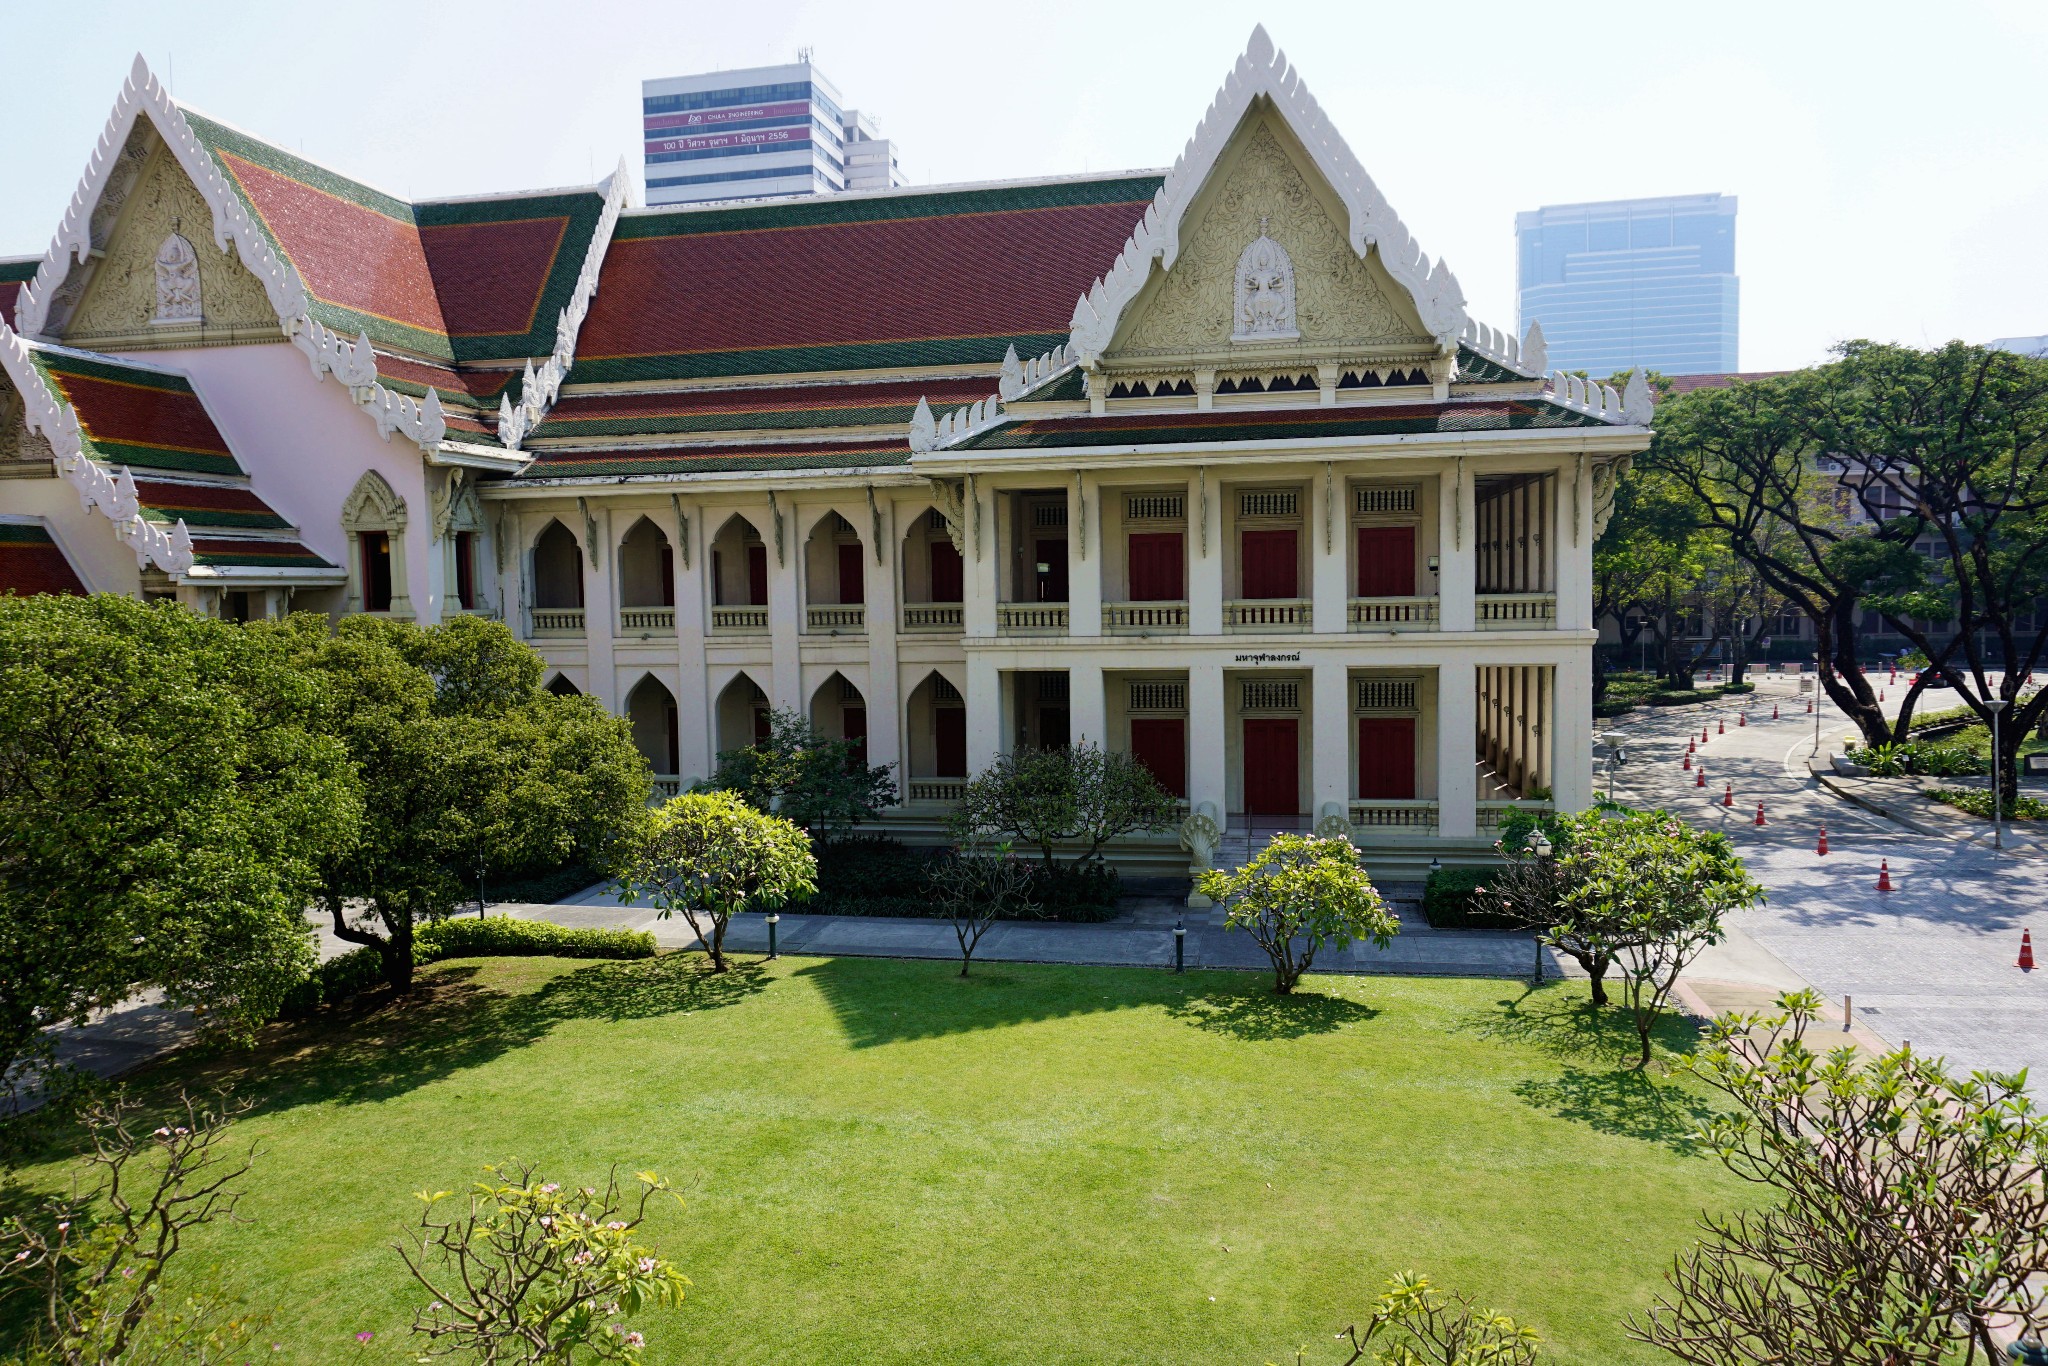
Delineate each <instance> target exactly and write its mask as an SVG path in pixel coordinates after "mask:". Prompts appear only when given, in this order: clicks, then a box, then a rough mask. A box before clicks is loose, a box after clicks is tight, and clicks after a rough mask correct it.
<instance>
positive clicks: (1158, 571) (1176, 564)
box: [1129, 531, 1187, 602]
mask: <svg viewBox="0 0 2048 1366" xmlns="http://www.w3.org/2000/svg"><path fill="white" fill-rule="evenodd" d="M1129 544H1130V567H1131V601H1132V602H1179V601H1180V600H1181V599H1182V598H1184V597H1186V596H1187V590H1186V588H1185V587H1184V584H1183V575H1182V566H1183V565H1184V564H1185V562H1186V556H1185V555H1183V554H1182V552H1181V533H1179V532H1178V531H1134V532H1132V533H1131V535H1130V537H1129Z"/></svg>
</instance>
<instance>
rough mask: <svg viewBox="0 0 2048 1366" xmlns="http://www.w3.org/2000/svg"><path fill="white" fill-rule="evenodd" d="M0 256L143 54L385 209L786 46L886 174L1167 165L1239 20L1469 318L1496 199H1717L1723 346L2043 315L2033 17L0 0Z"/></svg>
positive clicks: (1752, 355) (2045, 32) (595, 171)
mask: <svg viewBox="0 0 2048 1366" xmlns="http://www.w3.org/2000/svg"><path fill="white" fill-rule="evenodd" d="M0 9H4V10H5V11H7V14H6V20H5V23H4V24H0V32H4V34H5V38H4V43H5V49H6V51H5V56H6V61H5V63H4V67H5V70H6V72H7V79H6V80H5V81H4V82H0V120H4V126H6V127H10V128H13V129H14V130H15V133H14V135H13V136H12V137H11V138H9V139H7V140H6V142H5V143H4V144H0V185H4V186H5V187H6V189H5V193H4V194H0V256H21V255H34V254H38V253H40V252H41V251H43V250H44V249H45V248H46V247H47V245H48V243H49V240H50V235H51V233H52V232H53V231H54V230H55V228H56V226H57V222H58V220H59V218H60V217H61V215H62V213H63V210H64V206H65V204H66V202H67V201H68V200H69V199H70V196H71V194H72V192H73V190H74V189H75V188H76V186H77V184H78V178H79V175H80V172H81V171H82V169H83V167H84V165H85V161H86V158H87V157H88V156H89V155H90V153H91V150H92V146H93V144H94V142H95V140H96V139H97V138H98V137H99V135H100V132H101V130H102V129H103V127H104V125H105V122H106V117H107V112H108V110H109V109H110V108H111V107H112V104H113V101H114V98H115V96H116V94H117V92H118V91H119V88H120V84H121V81H122V80H123V78H124V77H125V76H126V75H127V72H128V69H129V65H130V63H131V62H132V61H133V59H134V57H135V54H136V53H138V52H140V53H141V54H142V55H143V57H144V58H145V59H146V60H147V61H148V62H149V63H150V64H151V66H152V67H154V68H155V70H156V71H157V73H158V75H159V77H160V78H161V79H164V80H166V81H167V82H168V83H169V84H171V85H172V88H173V91H174V93H175V94H176V95H177V97H178V98H179V99H180V100H181V101H183V102H184V103H186V104H189V105H191V106H193V107H195V108H197V109H200V110H203V111H205V112H207V113H208V114H211V115H213V116H215V117H217V118H219V119H222V120H224V121H226V122H228V123H233V124H236V125H238V126H240V127H242V128H245V129H247V130H249V131H251V132H253V133H256V134H258V135H259V136H261V137H264V138H266V139H268V140H270V141H272V142H276V143H279V144H282V145H284V146H287V147H291V148H293V149H296V150H300V151H301V152H302V153H303V154H304V155H306V156H307V157H309V158H311V159H313V160H316V161H319V162H321V163H323V164H326V165H328V166H331V167H333V168H335V169H336V170H339V171H342V172H345V173H347V174H349V175H352V176H355V177H357V178H359V179H362V180H366V181H368V182H370V183H371V184H373V185H379V186H381V187H383V188H385V189H387V190H389V191H391V192H393V193H395V194H399V195H403V196H407V197H415V198H426V197H431V196H442V195H457V194H477V193H487V192H493V191H506V190H515V189H535V188H541V187H545V186H553V185H563V184H584V183H589V182H590V181H592V180H594V179H596V178H599V177H602V176H603V175H604V174H605V173H606V172H608V171H609V170H610V169H611V168H612V167H613V166H614V165H616V164H617V162H618V160H619V158H620V157H621V156H626V157H627V158H628V163H629V165H630V166H631V169H632V173H633V175H634V176H635V178H636V181H637V179H638V177H639V174H640V166H639V162H638V158H637V155H636V152H637V146H638V129H639V94H640V82H641V81H642V80H644V79H649V78H653V77H660V76H672V75H683V74H688V73H692V72H697V71H703V70H711V69H717V68H729V67H743V66H757V65H767V64H772V63H778V62H786V61H790V60H793V59H794V58H795V56H796V53H797V51H798V49H799V48H803V47H808V48H810V49H811V50H812V53H813V58H814V60H815V61H816V63H817V64H818V66H819V68H820V69H821V70H822V71H824V73H825V74H826V75H827V76H828V77H829V78H830V79H831V80H832V81H833V82H834V83H835V84H836V85H837V86H838V87H839V89H840V91H841V93H842V94H843V95H844V96H845V97H846V99H847V101H848V102H849V103H850V104H851V105H853V106H854V107H857V108H859V109H861V110H863V111H867V112H870V113H872V115H873V116H874V117H875V119H876V121H877V122H878V123H879V124H880V125H881V130H882V132H883V134H884V135H885V136H888V137H893V138H894V139H896V141H897V144H898V155H899V157H900V159H901V162H902V167H903V171H904V173H905V175H906V176H907V177H908V178H909V179H910V180H911V182H912V183H914V184H945V183H956V182H959V181H967V180H990V179H1007V178H1012V177H1028V176H1038V175H1059V174H1068V173H1074V172H1082V171H1102V170H1112V169H1125V168H1136V167H1156V166H1165V165H1168V164H1170V163H1171V162H1172V160H1173V159H1174V157H1176V156H1177V155H1179V153H1180V150H1181V148H1182V146H1183V145H1184V144H1185V142H1186V140H1187V138H1188V136H1189V135H1190V134H1191V133H1192V132H1193V131H1194V128H1195V125H1196V123H1197V122H1198V121H1199V120H1200V118H1201V116H1202V113H1203V111H1204V110H1205V109H1206V108H1207V107H1208V104H1209V101H1210V100H1211V98H1212V97H1213V96H1214V95H1215V92H1216V88H1217V86H1218V85H1219V84H1220V83H1221V82H1222V79H1223V77H1224V76H1225V75H1226V74H1227V73H1228V71H1229V69H1230V65H1231V63H1232V62H1233V61H1234V60H1235V59H1236V57H1237V54H1238V53H1239V52H1241V51H1242V50H1243V48H1244V45H1245V41H1246V38H1247V37H1248V36H1249V34H1250V31H1251V27H1252V25H1253V24H1254V23H1255V22H1262V23H1264V24H1265V25H1266V28H1267V30H1268V32H1270V33H1271V34H1272V36H1273V40H1274V42H1275V43H1276V44H1278V45H1279V46H1280V47H1281V48H1282V49H1283V50H1284V51H1286V52H1287V54H1288V55H1289V57H1290V58H1291V59H1292V60H1293V61H1294V63H1295V65H1296V67H1297V69H1298V70H1299V71H1300V73H1301V75H1302V77H1303V79H1304V80H1305V81H1306V82H1307V83H1308V86H1309V88H1310V90H1312V91H1313V92H1314V93H1315V95H1316V98H1317V99H1318V100H1319V101H1320V102H1321V104H1322V106H1323V108H1324V109H1325V111H1326V112H1328V114H1329V115H1330V116H1331V118H1332V120H1333V121H1334V123H1335V124H1336V126H1337V128H1338V129H1339V130H1340V131H1341V132H1342V133H1343V135H1344V137H1345V139H1346V140H1347V141H1348V142H1349V143H1350V145H1351V148H1352V150H1353V152H1354V153H1356V155H1357V157H1358V159H1359V161H1360V162H1361V163H1362V164H1363V165H1364V167H1365V168H1366V170H1367V172H1368V173H1370V174H1371V175H1372V177H1373V179H1374V180H1375V181H1376V182H1377V183H1378V185H1379V187H1380V189H1381V191H1382V192H1383V193H1384V194H1385V195H1386V196H1387V198H1388V200H1389V201H1390V202H1391V203H1392V204H1393V206H1394V208H1395V210H1396V211H1397V212H1398V213H1399V214H1400V215H1401V217H1402V219H1403V220H1404V221H1405V222H1406V223H1407V225H1408V228H1409V230H1410V231H1411V232H1413V233H1414V234H1415V236H1416V238H1417V239H1418V240H1419V241H1420V242H1421V244H1422V247H1423V249H1424V250H1425V251H1427V252H1429V253H1430V254H1431V255H1432V256H1438V255H1441V256H1444V257H1447V258H1448V259H1449V261H1450V264H1451V268H1452V270H1453V271H1454V272H1456V274H1457V276H1458V278H1459V281H1460V283H1461V284H1462V285H1463V287H1464V290H1465V296H1466V301H1467V305H1468V308H1469V309H1470V311H1471V312H1472V314H1473V315H1474V316H1475V317H1478V318H1480V319H1482V320H1484V321H1487V322H1491V323H1493V324H1495V325H1496V326H1500V327H1503V328H1510V327H1512V326H1513V325H1514V320H1515V298H1514V289H1515V278H1514V276H1515V254H1514V216H1515V213H1516V211H1517V210H1522V209H1533V208H1536V207H1538V206H1540V205H1543V204H1557V203H1572V202H1576V201H1580V200H1597V199H1621V198H1634V197H1638V196H1644V195H1664V194H1689V193H1702V192H1708V191H1719V192H1722V193H1724V194H1733V195H1736V196H1738V197H1739V199H1740V203H1741V211H1740V216H1739V218H1738V220H1737V227H1736V266H1737V270H1738V271H1739V273H1740V275H1741V278H1742V285H1741V292H1742V336H1741V365H1742V368H1743V369H1745V370H1767V369H1782V368H1789V367H1793V366H1799V365H1806V364H1811V363H1814V362H1816V361H1819V360H1822V359H1825V357H1826V354H1827V349H1828V348H1829V347H1830V346H1831V345H1833V344H1834V343H1836V342H1837V341H1841V340H1845V339H1849V338H1857V337H1869V338H1874V339H1880V340H1892V341H1902V342H1908V343H1912V344H1916V345H1933V344H1938V343H1940V342H1943V341H1947V340H1949V339H1951V338H1955V337H1960V338H1963V339H1965V340H1969V341H1986V340H1989V339H1991V338H1993V337H2000V336H2017V335H2035V334H2040V333H2048V243H2044V240H2043V239H2044V236H2048V234H2044V231H2043V229H2044V225H2048V118H2043V117H2042V115H2041V107H2040V103H2039V89H2040V83H2041V81H2042V78H2043V74H2044V73H2048V3H2042V0H1948V2H1947V3H1945V4H1942V5H1939V6H1930V5H1927V4H1926V3H1924V0H1916V2H1915V3H1911V4H1905V3H1893V2H1892V0H1772V2H1771V3H1750V2H1749V0H1713V2H1712V3H1708V2H1707V0H1687V2H1686V3H1668V2H1667V0H1635V3H1631V4H1626V5H1591V6H1585V7H1572V6H1544V5H1536V4H1531V3H1528V0H1517V2H1516V3H1511V4H1510V3H1494V2H1493V0H1460V2H1459V3H1457V4H1455V5H1446V4H1434V5H1397V4H1393V3H1388V2H1387V0H1363V3H1361V0H1344V2H1343V3H1309V2H1308V0H1302V2H1300V3H1268V4H1263V5H1247V4H1235V3H1234V4H1223V3H1208V0H1175V2H1174V3H1172V4H1162V3H1157V0H1152V2H1151V3H1130V2H1129V0H1092V2H1091V3H1078V2H1070V0H1031V2H1030V3H1019V4H1003V5H992V4H960V3H957V2H955V3H941V4H911V3H889V2H888V0H871V2H870V3H868V4H866V5H850V4H846V3H843V0H840V2H839V3H804V2H802V0H747V3H743V4H721V5H715V6H714V5H708V4H704V3H701V0H700V2H699V3H689V4H673V3H670V4H661V3H658V2H657V0H633V2H628V0H577V2H576V3H564V2H563V0H553V2H552V3H539V2H538V0H493V3H489V4H482V3H468V2H467V0H465V2H463V3H455V2H453V0H410V2H409V3H390V2H389V0H350V3H348V4H345V5H327V4H318V5H310V4H309V5H299V4H292V5H278V4H264V5H260V6H259V5H253V4H250V5H234V4H221V3H206V0H181V3H178V4H175V5H167V4H164V3H162V0H149V2H148V3H128V2H127V0H116V2H111V3H96V2H95V0H74V3H72V4H69V5H29V4H27V3H26V0H6V3H5V4H4V5H0Z"/></svg>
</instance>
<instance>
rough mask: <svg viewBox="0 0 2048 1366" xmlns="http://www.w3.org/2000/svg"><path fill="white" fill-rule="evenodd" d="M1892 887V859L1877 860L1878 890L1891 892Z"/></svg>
mask: <svg viewBox="0 0 2048 1366" xmlns="http://www.w3.org/2000/svg"><path fill="white" fill-rule="evenodd" d="M1891 889H1892V861H1891V860H1890V859H1888V858H1885V859H1879V860H1878V861H1877V890H1879V891H1880V892H1889V891H1890V890H1891Z"/></svg>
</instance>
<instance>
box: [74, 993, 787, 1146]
mask: <svg viewBox="0 0 2048 1366" xmlns="http://www.w3.org/2000/svg"><path fill="white" fill-rule="evenodd" d="M484 976H485V974H484V972H483V969H482V967H481V966H480V965H479V964H478V963H476V962H457V963H446V964H437V965H435V966H433V967H432V968H429V969H425V970H422V971H421V972H420V974H419V975H418V976H417V977H416V978H415V979H414V985H413V989H412V990H411V991H410V992H408V993H406V994H405V995H403V996H396V997H394V996H393V995H391V994H390V993H389V992H386V991H381V990H380V991H376V992H372V993H369V994H367V995H365V996H361V997H358V998H356V999H355V1000H354V1001H351V1002H348V1003H345V1004H344V1005H341V1006H338V1007H333V1008H330V1009H327V1010H323V1011H321V1012H320V1013H319V1014H317V1015H316V1016H314V1017H313V1018H311V1019H308V1020H304V1021H298V1022H293V1023H289V1024H284V1023H280V1024H275V1025H271V1026H269V1027H268V1028H267V1029H266V1030H265V1031H264V1034H263V1035H262V1036H261V1037H260V1038H259V1040H258V1042H257V1045H256V1047H255V1048H254V1049H253V1050H241V1051H233V1052H228V1051H209V1050H198V1049H192V1050H185V1051H183V1052H180V1053H177V1054H173V1055H171V1056H169V1057H166V1058H163V1059H161V1060H159V1061H157V1062H155V1063H151V1064H148V1065H145V1066H144V1067H142V1068H140V1069H138V1070H137V1071H136V1072H134V1073H132V1074H130V1076H129V1077H128V1078H127V1083H128V1085H129V1088H130V1089H131V1090H132V1091H134V1092H135V1093H136V1094H138V1095H141V1096H143V1097H144V1098H146V1099H148V1100H149V1101H151V1102H152V1103H156V1102H164V1103H168V1102H169V1101H170V1099H171V1098H172V1097H174V1096H175V1095H176V1093H177V1089H178V1088H179V1087H180V1086H183V1087H186V1088H188V1089H191V1090H193V1091H195V1092H198V1091H201V1090H205V1089H209V1088H212V1087H216V1086H221V1085H227V1086H231V1087H232V1088H233V1089H234V1090H235V1091H236V1092H237V1093H238V1094H240V1095H244V1096H247V1097H250V1098H252V1099H254V1100H255V1101H256V1106H255V1109H254V1110H253V1111H252V1112H251V1113H252V1114H254V1115H261V1114H265V1113H269V1112H274V1111H279V1110H286V1109H290V1108H292V1107H294V1106H298V1105H306V1104H318V1103H322V1102H338V1103H341V1104H360V1103H364V1102H369V1101H378V1100H386V1099H389V1098H391V1097H393V1096H398V1095H403V1094H405V1093H406V1092H409V1091H412V1090H415V1089H417V1088H418V1087H421V1086H424V1085H427V1084H429V1083H431V1082H435V1081H439V1080H442V1079H444V1078H447V1077H449V1076H452V1075H455V1074H456V1073H459V1072H463V1071H466V1070H468V1069H470V1068H473V1067H478V1066H482V1065H483V1064H485V1063H488V1062H491V1061H493V1060H495V1059H497V1058H499V1057H502V1056H504V1055H505V1054H507V1053H510V1052H513V1051H516V1050H518V1049H521V1048H524V1047H527V1046H528V1045H530V1044H533V1043H537V1042H538V1041H540V1040H541V1039H542V1038H544V1037H546V1036H547V1034H548V1033H549V1032H550V1031H552V1030H553V1029H554V1028H556V1027H557V1026H558V1025H562V1024H566V1023H569V1022H571V1021H575V1020H602V1021H607V1022H613V1023H616V1022H621V1021H626V1020H644V1019H654V1018H658V1017H661V1016H665V1015H678V1014H683V1013H686V1012H691V1011H701V1010H717V1009H721V1008H723V1007H726V1006H731V1005H737V1004H739V1003H740V1002H743V1001H745V1000H747V999H748V998H750V997H752V996H754V995H756V994H758V993H759V992H761V991H763V990H765V988H766V985H767V976H766V974H765V972H764V971H763V970H762V969H761V968H760V967H759V965H757V964H753V963H744V964H743V963H734V964H733V966H732V968H731V969H730V970H729V971H727V972H724V973H713V972H711V971H710V969H709V965H708V963H707V961H706V960H705V958H704V957H703V955H702V954H696V953H668V954H661V955H659V956H657V957H653V958H642V959H635V960H631V961H627V962H600V963H592V964H590V965H588V966H581V967H575V968H571V969H570V970H568V971H567V972H564V973H561V974H560V975H559V976H556V977H554V978H552V979H551V980H549V981H546V982H544V983H542V984H540V985H539V986H537V987H535V988H533V989H531V990H523V991H522V990H512V991H507V990H502V989H499V988H498V987H495V986H492V985H490V984H489V983H488V982H487V981H484V980H480V978H483V977H484ZM60 1142H62V1140H60Z"/></svg>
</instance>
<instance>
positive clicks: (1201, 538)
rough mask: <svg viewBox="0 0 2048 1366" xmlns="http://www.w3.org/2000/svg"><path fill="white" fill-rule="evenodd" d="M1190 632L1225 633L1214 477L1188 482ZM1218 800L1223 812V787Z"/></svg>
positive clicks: (1219, 498)
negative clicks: (1205, 490) (1205, 494)
mask: <svg viewBox="0 0 2048 1366" xmlns="http://www.w3.org/2000/svg"><path fill="white" fill-rule="evenodd" d="M1205 487H1206V489H1207V496H1206V498H1205V497H1204V492H1203V490H1204V488H1205ZM1205 528H1206V529H1205ZM1188 633H1189V634H1190V635H1197V636H1215V635H1221V634H1222V633H1223V491H1222V489H1221V488H1220V487H1218V485H1217V483H1216V480H1215V478H1214V476H1210V477H1208V478H1207V479H1206V480H1205V479H1203V478H1201V477H1199V476H1198V477H1196V478H1194V479H1190V480H1188ZM1201 733H1202V732H1201V731H1199V730H1197V731H1195V732H1194V734H1195V735H1197V736H1199V735H1201ZM1190 790H1192V789H1190ZM1217 801H1218V803H1219V805H1218V806H1217V810H1219V811H1220V810H1222V809H1223V808H1222V806H1221V805H1220V803H1221V801H1222V792H1221V789H1220V788H1219V789H1218V793H1217Z"/></svg>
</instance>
